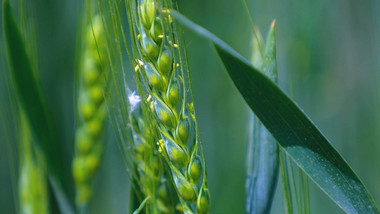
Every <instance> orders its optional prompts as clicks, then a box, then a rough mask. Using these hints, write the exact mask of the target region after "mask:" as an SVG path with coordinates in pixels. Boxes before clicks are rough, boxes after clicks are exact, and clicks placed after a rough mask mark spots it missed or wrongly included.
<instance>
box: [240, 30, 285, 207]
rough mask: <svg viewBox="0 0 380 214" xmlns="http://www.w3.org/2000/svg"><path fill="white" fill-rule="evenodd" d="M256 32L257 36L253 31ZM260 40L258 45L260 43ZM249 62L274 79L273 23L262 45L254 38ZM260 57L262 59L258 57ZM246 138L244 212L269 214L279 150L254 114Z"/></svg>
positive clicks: (275, 64)
mask: <svg viewBox="0 0 380 214" xmlns="http://www.w3.org/2000/svg"><path fill="white" fill-rule="evenodd" d="M256 35H259V36H260V35H261V34H259V33H256ZM259 43H261V46H260V44H259ZM254 44H255V45H254V49H253V59H252V63H253V64H255V65H256V66H258V67H261V68H263V71H264V72H265V74H266V75H267V76H268V77H270V78H271V79H272V80H274V81H277V60H276V41H275V36H274V23H273V24H272V25H271V27H270V30H269V33H268V38H267V42H266V47H265V53H260V52H261V51H260V49H259V47H263V46H264V44H263V42H262V39H260V38H257V39H254ZM261 56H263V58H262V57H261ZM249 130H250V131H251V133H250V134H251V136H250V137H249V141H248V154H247V157H248V171H247V183H246V188H247V189H246V213H250V214H266V213H270V210H271V206H272V202H273V198H274V194H275V190H276V186H277V179H278V174H279V149H278V145H277V142H276V140H275V139H274V138H273V137H272V135H271V133H270V132H269V131H268V130H267V129H266V128H265V127H264V125H263V124H262V123H261V121H260V120H259V119H258V118H257V117H256V116H254V115H252V119H251V127H250V129H249Z"/></svg>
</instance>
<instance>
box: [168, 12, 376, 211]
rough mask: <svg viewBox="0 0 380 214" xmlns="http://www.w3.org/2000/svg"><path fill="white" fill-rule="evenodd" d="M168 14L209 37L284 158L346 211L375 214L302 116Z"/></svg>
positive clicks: (230, 54)
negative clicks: (205, 40) (286, 157)
mask: <svg viewBox="0 0 380 214" xmlns="http://www.w3.org/2000/svg"><path fill="white" fill-rule="evenodd" d="M171 14H172V15H173V16H174V17H175V18H176V19H177V20H178V21H179V22H181V23H182V24H183V25H185V26H186V27H188V28H190V29H191V30H192V31H194V32H195V33H197V34H199V35H201V36H202V37H205V38H207V39H210V40H211V41H212V42H213V44H214V46H215V48H216V50H217V52H218V54H219V56H220V58H221V59H222V61H223V63H224V65H225V67H226V69H227V71H228V73H229V75H230V77H231V79H232V80H233V82H234V83H235V85H236V87H237V88H238V90H239V92H240V93H241V95H242V96H243V98H244V99H245V101H246V102H247V103H248V105H249V106H250V108H251V109H252V110H253V111H254V113H255V114H256V115H257V117H258V118H259V119H260V120H261V122H262V123H263V124H264V125H265V127H266V128H267V129H268V130H269V131H270V132H271V133H272V135H273V136H274V137H275V138H276V140H277V141H278V142H279V144H280V145H281V147H282V148H283V149H284V150H285V151H286V152H287V154H288V155H289V156H290V157H291V158H292V159H293V160H294V161H295V162H296V163H297V165H298V166H299V167H300V168H301V169H302V170H303V171H304V172H305V173H306V174H307V175H308V176H309V177H310V178H311V179H312V180H313V181H314V182H315V183H316V184H317V185H318V186H319V188H320V189H321V190H322V191H324V192H325V193H326V194H327V195H328V196H329V197H330V198H331V199H332V200H333V201H334V202H335V203H336V204H337V205H338V206H339V207H340V208H342V209H343V210H344V211H345V212H347V213H366V214H371V213H379V210H378V208H377V207H376V205H375V203H374V201H373V199H372V196H371V195H370V194H369V192H368V191H367V189H366V188H365V187H364V185H363V183H362V182H361V181H360V179H359V178H358V177H357V176H356V174H355V173H354V172H353V171H352V169H351V168H350V167H349V165H348V164H347V163H346V161H345V160H344V159H343V158H342V157H341V156H340V155H339V153H338V152H337V151H336V150H335V148H334V147H333V146H332V145H331V144H330V143H329V141H328V140H327V139H326V137H325V136H323V134H322V133H321V132H320V131H319V130H318V128H317V127H316V126H315V125H314V124H313V122H312V121H311V120H310V119H309V118H308V117H307V116H306V114H305V113H304V112H303V111H302V110H301V109H300V108H299V107H298V106H297V105H296V104H295V103H294V102H293V101H292V100H291V99H290V98H289V97H288V96H287V95H285V93H284V92H283V91H282V90H281V89H280V88H279V87H278V86H277V85H276V84H275V83H274V82H273V81H271V80H270V79H269V78H268V77H267V76H266V75H264V74H263V73H262V72H260V71H259V69H257V68H255V67H254V66H253V65H251V64H250V63H249V62H248V61H247V60H246V59H244V58H243V57H242V56H241V55H240V54H238V53H237V52H236V51H235V50H233V49H232V48H231V47H229V46H228V45H227V44H226V43H225V42H223V41H222V40H220V39H219V38H217V37H216V36H215V35H213V34H212V33H210V32H209V31H207V30H206V29H204V28H202V27H201V26H199V25H197V24H195V23H193V22H191V21H190V20H188V19H187V18H186V17H184V16H183V15H181V14H179V13H178V12H176V11H171Z"/></svg>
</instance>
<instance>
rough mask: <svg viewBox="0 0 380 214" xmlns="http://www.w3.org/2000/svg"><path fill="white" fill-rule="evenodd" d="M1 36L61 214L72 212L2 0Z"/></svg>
mask: <svg viewBox="0 0 380 214" xmlns="http://www.w3.org/2000/svg"><path fill="white" fill-rule="evenodd" d="M3 22H4V24H3V25H4V34H5V41H6V46H7V52H8V60H9V64H10V68H11V76H12V80H13V84H14V86H15V89H16V94H17V97H18V99H19V101H20V103H21V105H22V106H24V109H25V113H26V116H27V118H28V120H29V122H30V124H31V129H32V132H33V135H34V136H35V137H36V139H37V141H36V142H38V147H39V148H40V149H41V151H42V153H43V155H44V157H45V159H46V162H47V164H48V173H49V176H50V180H52V186H53V189H54V190H55V191H54V192H55V194H56V198H57V200H58V202H59V204H60V205H61V209H62V212H64V213H72V212H71V210H72V209H71V208H70V206H69V203H68V200H67V198H66V196H65V195H64V193H63V190H62V187H61V182H60V181H59V171H60V169H61V167H60V159H59V155H58V154H59V151H58V150H57V147H56V143H57V139H56V137H55V134H54V131H53V128H52V127H53V126H52V122H51V119H50V116H49V114H48V109H47V107H46V105H45V100H44V98H43V96H42V93H41V89H40V86H39V84H38V83H37V79H36V77H35V75H34V74H35V73H34V72H33V68H32V65H31V63H30V60H29V58H28V55H27V51H26V48H25V45H24V41H23V39H22V37H21V34H20V31H19V29H18V26H17V24H16V21H15V19H14V17H13V15H12V11H11V7H10V5H9V2H8V1H7V0H4V1H3Z"/></svg>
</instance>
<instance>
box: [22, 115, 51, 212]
mask: <svg viewBox="0 0 380 214" xmlns="http://www.w3.org/2000/svg"><path fill="white" fill-rule="evenodd" d="M19 112H20V115H21V116H20V139H19V151H20V163H19V165H20V169H19V170H20V175H19V200H20V201H19V203H20V213H41V214H48V213H49V200H48V191H47V175H46V164H45V161H44V160H43V157H42V156H41V154H40V153H39V151H37V149H35V147H33V145H32V133H31V130H30V127H29V124H28V122H27V119H26V117H25V115H24V113H23V112H22V110H20V111H19Z"/></svg>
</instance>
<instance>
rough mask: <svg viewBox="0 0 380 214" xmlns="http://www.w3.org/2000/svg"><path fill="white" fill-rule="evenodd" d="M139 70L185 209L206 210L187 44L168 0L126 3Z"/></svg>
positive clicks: (160, 145)
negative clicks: (186, 50) (173, 18)
mask: <svg viewBox="0 0 380 214" xmlns="http://www.w3.org/2000/svg"><path fill="white" fill-rule="evenodd" d="M128 3H129V5H128V10H129V11H128V12H129V14H130V17H131V20H130V25H131V28H132V31H133V32H132V37H133V39H134V42H135V44H134V57H135V63H136V66H135V73H136V77H137V85H140V87H138V88H140V89H144V90H143V91H141V90H140V91H139V92H140V94H142V95H145V96H143V97H142V101H143V104H144V105H145V106H146V108H147V109H150V111H151V115H152V117H153V119H154V121H155V124H156V126H157V127H158V128H159V133H160V138H161V139H160V140H159V141H158V142H157V145H158V149H159V151H160V153H161V154H162V155H163V157H164V158H165V160H166V161H167V163H168V165H169V168H170V172H171V177H172V181H173V183H174V185H175V188H176V191H177V194H178V195H179V196H180V200H181V205H180V206H178V209H179V210H181V211H183V212H185V213H195V212H197V213H208V210H209V205H210V197H209V191H208V186H207V177H206V165H205V160H204V156H203V149H202V145H201V143H200V137H199V132H198V126H197V121H196V118H195V111H194V104H193V101H192V94H191V86H190V76H189V74H188V68H187V62H186V59H185V57H184V54H185V44H184V43H183V41H182V40H181V37H180V35H181V34H180V33H179V32H180V31H179V28H178V26H176V25H175V24H174V22H173V20H172V17H171V15H170V14H169V10H168V9H170V8H172V2H171V1H170V0H139V1H132V0H131V1H128Z"/></svg>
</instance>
